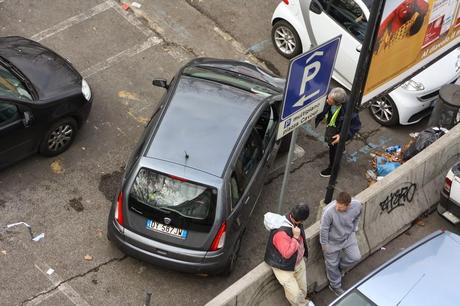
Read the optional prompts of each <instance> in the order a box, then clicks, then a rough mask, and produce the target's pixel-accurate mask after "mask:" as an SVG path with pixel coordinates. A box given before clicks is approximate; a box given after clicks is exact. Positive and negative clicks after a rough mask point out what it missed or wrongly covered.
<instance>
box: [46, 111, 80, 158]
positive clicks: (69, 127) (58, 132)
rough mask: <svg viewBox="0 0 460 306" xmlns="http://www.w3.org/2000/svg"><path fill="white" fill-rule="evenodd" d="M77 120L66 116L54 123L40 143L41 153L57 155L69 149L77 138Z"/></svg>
mask: <svg viewBox="0 0 460 306" xmlns="http://www.w3.org/2000/svg"><path fill="white" fill-rule="evenodd" d="M76 133H77V122H76V121H75V120H74V119H72V118H64V119H61V120H59V121H57V122H56V123H54V124H53V125H52V126H51V127H50V128H49V129H48V131H47V132H46V134H45V137H44V138H43V140H42V143H41V145H40V154H42V155H45V156H56V155H58V154H61V153H62V152H64V151H65V150H67V149H68V148H69V147H70V145H71V144H72V142H73V140H74V139H75V135H76Z"/></svg>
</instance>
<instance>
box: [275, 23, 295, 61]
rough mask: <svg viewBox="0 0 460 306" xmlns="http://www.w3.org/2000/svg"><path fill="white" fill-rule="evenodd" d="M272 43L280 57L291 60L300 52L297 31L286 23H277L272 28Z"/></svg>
mask: <svg viewBox="0 0 460 306" xmlns="http://www.w3.org/2000/svg"><path fill="white" fill-rule="evenodd" d="M272 41H273V45H274V46H275V49H276V51H278V53H279V54H281V55H282V56H284V57H286V58H288V59H291V58H293V57H295V56H297V55H299V54H300V53H301V52H302V43H301V42H300V38H299V34H297V31H296V30H295V29H294V28H293V27H292V26H291V25H290V24H289V23H288V22H286V21H284V20H279V21H277V22H276V23H275V24H274V25H273V28H272Z"/></svg>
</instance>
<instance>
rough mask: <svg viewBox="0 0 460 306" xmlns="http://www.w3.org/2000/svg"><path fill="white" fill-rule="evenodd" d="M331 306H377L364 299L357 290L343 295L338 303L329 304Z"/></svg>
mask: <svg viewBox="0 0 460 306" xmlns="http://www.w3.org/2000/svg"><path fill="white" fill-rule="evenodd" d="M331 305H333V306H377V305H376V304H375V303H374V302H372V301H371V300H369V299H368V298H367V297H365V296H364V295H363V294H362V293H361V292H359V291H358V290H357V289H354V290H353V291H350V293H348V294H346V295H344V296H343V297H342V298H341V299H340V300H339V301H338V302H336V303H334V304H331Z"/></svg>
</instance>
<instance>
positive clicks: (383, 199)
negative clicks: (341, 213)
mask: <svg viewBox="0 0 460 306" xmlns="http://www.w3.org/2000/svg"><path fill="white" fill-rule="evenodd" d="M458 160H460V125H457V126H456V127H455V128H453V129H452V130H451V131H449V133H448V134H446V135H444V136H443V137H442V138H441V139H439V140H438V141H436V142H435V143H433V144H432V145H430V146H429V147H428V148H426V149H425V150H423V151H422V152H421V153H419V154H417V155H416V156H415V157H413V158H412V159H411V160H409V161H408V162H406V163H404V164H403V165H402V166H401V167H399V168H397V169H396V170H395V171H393V172H392V173H391V174H389V175H388V176H386V177H385V178H384V179H383V180H381V181H379V182H377V183H375V184H373V185H372V186H370V187H369V188H367V189H365V190H364V191H362V192H361V193H359V194H358V195H356V198H358V199H359V200H361V201H362V203H363V209H364V210H363V216H362V219H361V222H360V230H359V232H358V242H359V248H360V250H361V253H362V255H363V259H364V258H366V257H367V256H369V255H370V254H371V253H373V252H375V251H377V250H378V249H379V248H380V247H382V246H383V245H385V244H386V243H388V242H389V241H390V240H392V239H393V238H395V237H396V236H398V235H399V234H401V233H402V232H403V231H404V230H406V229H407V228H408V227H409V226H410V225H411V223H412V222H413V221H414V220H415V219H416V218H417V217H418V216H420V215H421V214H423V213H424V212H425V211H427V210H428V209H430V208H431V207H432V206H433V205H435V204H436V203H437V202H438V200H439V193H440V191H441V188H442V186H443V181H444V177H445V175H446V173H447V170H448V169H449V168H450V167H451V166H452V164H453V163H454V162H456V161H458ZM305 234H306V237H307V239H308V247H309V253H310V256H309V259H308V262H307V276H308V286H309V291H311V290H320V289H322V288H323V287H325V286H326V285H327V278H326V275H325V271H324V260H323V256H322V252H321V248H320V245H319V222H316V223H315V224H313V225H312V226H310V227H309V228H308V229H306V230H305ZM274 299H275V300H279V301H280V303H286V302H285V301H283V293H282V290H281V287H280V285H279V284H278V283H277V281H276V279H275V278H274V276H273V273H272V271H271V269H270V267H269V266H268V265H266V264H265V263H261V264H260V265H259V266H257V267H256V268H255V269H253V270H252V271H250V272H249V273H248V274H246V275H245V276H244V277H243V278H241V279H240V280H238V281H237V282H235V283H234V284H233V285H232V286H230V287H229V288H227V289H226V290H225V291H223V292H222V293H221V294H219V295H218V296H216V297H215V298H214V299H213V300H211V301H210V302H209V303H208V304H206V305H207V306H211V305H213V306H214V305H228V306H236V305H238V306H241V305H258V304H267V303H266V302H267V301H270V302H273V301H274Z"/></svg>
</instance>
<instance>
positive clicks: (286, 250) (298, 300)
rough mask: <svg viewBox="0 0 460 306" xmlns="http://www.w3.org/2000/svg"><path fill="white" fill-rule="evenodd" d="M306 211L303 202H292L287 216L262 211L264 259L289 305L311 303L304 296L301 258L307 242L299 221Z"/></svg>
mask: <svg viewBox="0 0 460 306" xmlns="http://www.w3.org/2000/svg"><path fill="white" fill-rule="evenodd" d="M309 214H310V210H309V208H308V206H307V205H306V204H303V203H301V204H298V205H296V206H295V207H294V208H293V209H292V210H291V211H290V212H289V213H288V214H287V215H285V216H282V215H278V214H273V213H266V214H265V217H264V224H265V227H266V228H267V230H269V231H270V236H269V238H268V243H267V249H266V251H265V259H264V260H265V262H266V263H267V264H268V265H270V266H271V267H272V269H273V273H274V274H275V277H276V278H277V279H278V281H279V282H280V284H281V285H282V286H283V287H284V293H285V294H286V298H287V299H288V301H289V303H291V305H299V306H300V305H302V306H305V305H308V306H314V304H313V302H311V301H310V300H308V299H307V274H306V268H305V261H304V259H303V258H304V257H308V249H307V241H306V238H305V232H304V229H303V225H302V222H303V221H305V220H306V219H307V218H308V215H309Z"/></svg>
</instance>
